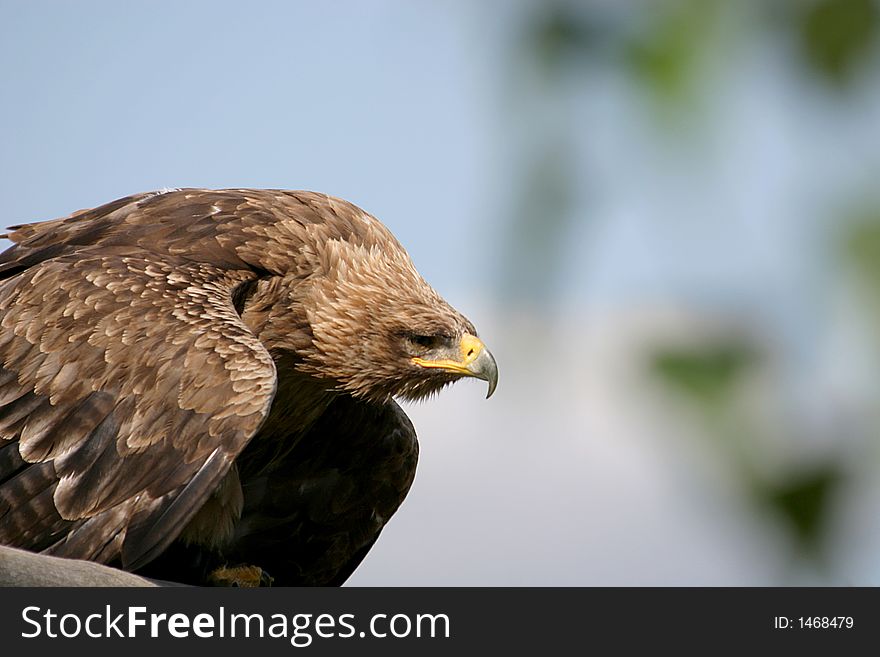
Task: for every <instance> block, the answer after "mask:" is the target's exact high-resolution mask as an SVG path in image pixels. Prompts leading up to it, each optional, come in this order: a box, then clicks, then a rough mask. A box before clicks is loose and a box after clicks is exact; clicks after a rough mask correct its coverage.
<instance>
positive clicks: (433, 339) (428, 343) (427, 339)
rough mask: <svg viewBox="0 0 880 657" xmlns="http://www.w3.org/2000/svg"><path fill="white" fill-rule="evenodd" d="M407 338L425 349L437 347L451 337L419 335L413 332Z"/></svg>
mask: <svg viewBox="0 0 880 657" xmlns="http://www.w3.org/2000/svg"><path fill="white" fill-rule="evenodd" d="M407 338H408V339H409V341H410V342H411V343H412V344H413V345H415V346H416V347H419V348H420V349H423V350H431V349H437V348H439V347H442V346H444V345H445V344H446V343H447V342H448V341H449V338H448V337H447V336H445V335H419V334H417V333H413V334H411V335H409V336H407Z"/></svg>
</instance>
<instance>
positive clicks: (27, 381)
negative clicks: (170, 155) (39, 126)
mask: <svg viewBox="0 0 880 657" xmlns="http://www.w3.org/2000/svg"><path fill="white" fill-rule="evenodd" d="M135 198H138V197H135ZM140 198H143V197H140ZM131 202H132V201H131V200H130V201H129V202H127V203H116V204H112V205H111V206H107V207H106V208H105V209H104V210H103V211H101V212H98V211H92V212H91V213H89V212H86V213H83V214H80V215H79V216H77V217H76V218H75V219H72V220H61V221H58V222H52V223H53V225H50V226H41V227H31V226H25V227H22V228H20V229H18V231H16V233H13V235H12V238H13V240H15V241H17V242H20V247H18V248H17V249H12V250H11V251H9V252H7V253H6V254H4V257H3V259H2V261H0V271H2V272H4V273H5V275H6V276H7V277H8V278H7V280H6V281H5V282H2V283H0V317H2V319H0V324H2V331H0V335H2V338H0V360H2V362H0V365H2V370H0V542H2V543H7V544H15V543H16V542H18V543H27V542H28V541H29V540H32V539H33V536H34V535H39V536H42V537H50V538H49V539H45V540H51V538H57V537H59V536H61V535H62V534H65V533H66V537H65V538H64V540H62V541H60V542H58V543H56V544H54V545H40V546H39V548H40V549H47V548H48V550H49V551H50V552H54V553H57V554H62V555H65V554H67V555H69V556H79V557H84V558H97V557H98V556H101V557H102V558H103V560H108V559H110V558H115V557H118V556H119V554H118V551H119V550H120V549H121V550H122V558H123V561H124V562H125V564H126V565H127V566H131V565H136V564H138V563H141V562H144V561H146V560H149V558H150V557H151V556H152V555H154V554H155V553H156V552H157V551H161V549H163V548H164V547H165V546H166V545H167V544H168V542H170V541H171V540H173V539H174V537H176V535H177V534H178V533H179V532H180V530H181V529H182V527H183V525H184V524H185V523H186V521H187V520H188V518H189V517H190V516H191V515H192V513H193V512H194V511H195V509H197V508H198V506H199V504H200V503H201V502H203V501H204V500H205V499H206V497H207V496H208V495H209V494H210V492H211V491H212V490H213V489H214V488H215V487H216V486H217V484H218V482H219V480H220V479H221V478H222V476H223V475H224V474H225V472H226V471H227V470H228V468H229V467H230V464H231V463H232V461H233V459H234V458H235V456H236V454H237V453H238V452H239V451H240V450H241V449H242V447H243V446H244V444H246V442H247V441H248V439H249V438H250V437H251V436H252V435H253V434H254V433H255V431H256V430H257V428H258V427H259V425H260V423H261V422H262V421H263V419H264V417H265V414H266V412H267V410H268V407H269V404H270V403H271V399H272V396H273V394H274V388H275V370H274V364H273V362H272V359H271V358H270V356H269V355H268V353H267V352H266V351H265V349H264V348H263V347H262V345H261V344H260V343H259V342H258V341H257V340H256V338H255V337H254V336H253V335H252V334H251V333H250V331H249V330H248V329H247V328H246V327H245V326H244V325H243V324H242V323H241V320H240V318H239V317H238V315H237V313H236V312H235V310H234V308H233V307H232V293H233V290H234V289H235V288H236V287H237V286H238V285H240V284H241V283H243V282H244V281H247V280H251V279H253V278H255V277H256V274H255V273H254V272H253V271H248V270H246V269H239V270H227V269H223V268H218V267H210V266H206V265H201V264H198V263H194V262H193V261H192V260H189V259H186V258H181V257H180V256H173V255H171V254H167V253H159V254H150V253H149V252H147V253H146V254H145V253H144V251H143V249H132V248H128V247H126V245H125V244H124V243H123V240H122V239H121V238H120V236H119V235H117V236H114V230H115V229H116V225H115V223H114V222H116V223H118V222H119V221H120V220H124V218H122V217H120V216H116V217H112V218H111V217H110V215H111V214H114V213H116V214H117V215H118V214H119V212H120V209H122V210H124V209H125V208H126V207H128V208H129V211H136V210H137V208H136V207H134V208H132V207H131ZM176 230H177V231H178V232H179V231H180V230H185V229H184V228H177V229H176ZM203 230H206V229H204V228H203ZM136 232H137V231H135V233H136ZM171 232H172V233H173V232H174V230H172V231H171ZM96 236H103V237H105V238H107V239H108V240H109V241H111V242H114V241H115V242H116V246H115V247H112V246H111V247H110V248H103V249H99V248H96V247H94V246H92V245H90V244H84V245H81V244H82V243H83V242H86V243H87V242H89V241H91V240H94V239H95V237H96ZM190 238H191V236H190ZM166 245H167V246H168V250H172V249H173V248H174V245H173V244H170V245H168V244H167V243H166ZM213 248H217V247H213ZM134 251H137V252H138V253H139V256H135V255H123V254H124V253H126V252H134ZM226 260H227V261H235V260H238V258H237V256H235V255H232V256H227V258H226ZM239 262H240V260H239ZM0 275H3V274H0ZM16 447H17V448H18V449H16ZM17 451H20V454H21V455H20V456H19V455H17V454H16V452H17ZM22 507H25V508H22ZM12 509H15V510H16V513H9V511H10V510H12ZM129 524H130V525H131V527H128V525H129ZM126 527H128V529H127V531H126ZM45 540H44V541H43V542H44V543H45ZM123 546H124V547H123ZM31 547H32V549H33V545H32V546H31ZM114 551H115V552H116V554H113V553H114Z"/></svg>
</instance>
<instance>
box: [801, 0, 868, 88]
mask: <svg viewBox="0 0 880 657" xmlns="http://www.w3.org/2000/svg"><path fill="white" fill-rule="evenodd" d="M799 4H801V5H803V4H805V3H799ZM878 19H880V12H878V9H877V4H876V3H875V1H874V0H819V1H818V2H813V3H811V4H810V5H809V6H808V7H807V8H806V11H804V12H803V13H802V14H801V16H800V17H799V31H800V39H801V43H802V47H803V50H804V53H805V56H806V58H807V61H808V62H809V63H810V65H811V66H812V67H813V69H814V70H815V71H817V72H818V73H819V74H820V75H821V76H823V77H824V78H825V79H826V80H828V81H829V82H832V83H834V84H838V85H843V84H846V83H849V82H850V81H851V80H852V79H853V78H854V77H855V74H856V73H857V72H858V70H859V68H860V65H862V64H863V62H864V60H865V59H866V57H867V56H868V55H869V54H870V52H871V49H872V47H873V45H874V43H875V42H876V40H877V28H878Z"/></svg>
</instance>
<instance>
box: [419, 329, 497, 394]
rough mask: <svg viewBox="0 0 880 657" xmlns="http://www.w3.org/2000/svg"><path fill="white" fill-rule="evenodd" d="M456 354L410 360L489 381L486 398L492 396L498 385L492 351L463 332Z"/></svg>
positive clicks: (474, 337) (424, 365) (475, 338)
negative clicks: (451, 356)
mask: <svg viewBox="0 0 880 657" xmlns="http://www.w3.org/2000/svg"><path fill="white" fill-rule="evenodd" d="M458 351H459V353H458V354H450V355H454V356H458V359H456V358H439V359H436V360H428V359H425V358H413V359H412V362H414V363H415V364H416V365H420V366H422V367H429V368H438V369H442V370H446V371H447V372H453V373H455V374H461V375H462V376H473V377H476V378H478V379H482V380H483V381H487V382H488V383H489V392H488V393H487V394H486V399H488V398H489V397H491V396H492V393H493V392H495V388H496V387H497V386H498V365H497V364H496V363H495V358H494V357H493V356H492V353H491V352H490V351H489V350H488V349H486V345H484V344H483V341H482V340H480V338H478V337H477V336H475V335H471V334H470V333H465V334H464V335H463V336H462V338H461V342H460V343H459V345H458Z"/></svg>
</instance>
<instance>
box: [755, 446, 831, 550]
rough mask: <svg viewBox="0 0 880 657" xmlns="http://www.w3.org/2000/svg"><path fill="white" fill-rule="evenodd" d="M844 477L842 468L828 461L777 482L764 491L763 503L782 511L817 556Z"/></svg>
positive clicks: (798, 535) (804, 546)
mask: <svg viewBox="0 0 880 657" xmlns="http://www.w3.org/2000/svg"><path fill="white" fill-rule="evenodd" d="M842 479H843V473H842V472H841V471H840V469H839V467H838V466H837V465H836V464H834V463H826V464H824V465H822V466H821V467H820V468H818V469H815V470H812V471H810V472H806V473H801V474H799V475H797V476H796V477H793V478H791V479H790V480H788V481H783V482H774V484H773V485H771V486H769V487H767V488H765V489H764V490H763V494H762V496H761V497H762V500H761V502H762V503H763V504H764V505H765V506H768V507H770V508H772V509H774V510H775V511H777V512H780V513H782V515H783V516H785V518H786V519H787V520H788V521H789V523H790V525H791V527H792V528H793V530H794V533H795V537H796V538H797V540H798V543H800V545H801V547H802V548H804V551H805V552H807V553H808V554H812V555H815V554H816V553H817V552H818V551H819V548H820V547H821V542H822V537H823V535H824V533H825V531H824V530H825V525H826V520H827V517H828V511H829V507H830V499H831V497H832V495H833V493H834V492H835V490H836V489H837V486H838V484H839V483H840V482H841V480H842Z"/></svg>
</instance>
